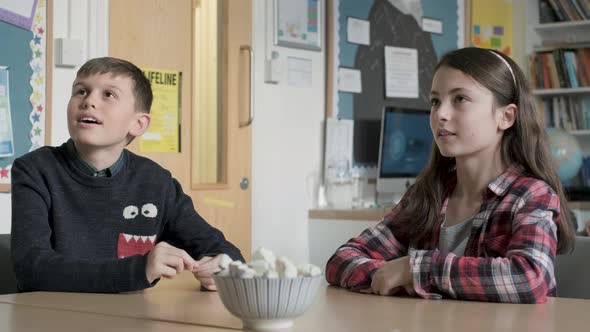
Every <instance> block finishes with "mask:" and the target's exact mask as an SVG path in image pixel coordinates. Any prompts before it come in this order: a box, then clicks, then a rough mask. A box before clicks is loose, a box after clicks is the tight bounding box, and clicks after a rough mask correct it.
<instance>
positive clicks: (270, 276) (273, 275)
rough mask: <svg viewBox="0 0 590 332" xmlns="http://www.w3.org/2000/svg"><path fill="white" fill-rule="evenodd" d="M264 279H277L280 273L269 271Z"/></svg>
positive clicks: (265, 273) (264, 275)
mask: <svg viewBox="0 0 590 332" xmlns="http://www.w3.org/2000/svg"><path fill="white" fill-rule="evenodd" d="M262 277H263V278H267V279H277V278H278V277H279V273H278V272H277V271H275V270H268V271H265V272H264V274H263V275H262Z"/></svg>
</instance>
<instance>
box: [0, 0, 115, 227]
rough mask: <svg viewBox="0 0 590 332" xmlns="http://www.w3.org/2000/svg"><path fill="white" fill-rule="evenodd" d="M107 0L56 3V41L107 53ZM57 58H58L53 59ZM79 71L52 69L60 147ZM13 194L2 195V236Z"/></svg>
mask: <svg viewBox="0 0 590 332" xmlns="http://www.w3.org/2000/svg"><path fill="white" fill-rule="evenodd" d="M107 15H108V1H104V0H54V1H53V38H73V39H81V40H82V41H83V43H84V59H89V58H93V57H97V56H104V55H107V53H108V33H107V32H108V17H107ZM54 59H55V57H54ZM77 69H78V68H77V67H76V68H58V67H55V66H53V68H52V80H51V84H52V97H51V99H52V104H51V129H50V130H51V142H49V145H59V144H61V143H63V142H65V141H66V140H67V139H68V138H69V134H68V128H67V125H66V106H67V103H68V100H69V98H70V93H71V91H70V90H71V86H72V82H73V81H74V78H75V76H76V70H77ZM10 210H11V203H10V194H6V193H2V194H0V234H7V233H10V218H11V212H10Z"/></svg>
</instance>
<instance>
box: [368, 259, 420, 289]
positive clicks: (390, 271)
mask: <svg viewBox="0 0 590 332" xmlns="http://www.w3.org/2000/svg"><path fill="white" fill-rule="evenodd" d="M402 288H404V289H405V290H406V292H408V293H410V292H412V294H413V287H412V275H411V273H410V257H408V256H404V257H401V258H398V259H394V260H392V261H389V262H387V263H385V264H383V265H381V267H380V268H379V269H378V270H377V272H375V274H373V280H372V281H371V290H372V291H373V293H374V294H379V295H393V294H395V293H396V292H398V291H399V290H401V289H402ZM412 294H410V295H412Z"/></svg>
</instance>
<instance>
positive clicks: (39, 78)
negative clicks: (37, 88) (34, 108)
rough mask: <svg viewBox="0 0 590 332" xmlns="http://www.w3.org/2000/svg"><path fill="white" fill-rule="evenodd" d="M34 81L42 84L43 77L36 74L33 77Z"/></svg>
mask: <svg viewBox="0 0 590 332" xmlns="http://www.w3.org/2000/svg"><path fill="white" fill-rule="evenodd" d="M35 83H37V85H41V84H43V77H42V76H40V75H39V76H37V78H36V79H35Z"/></svg>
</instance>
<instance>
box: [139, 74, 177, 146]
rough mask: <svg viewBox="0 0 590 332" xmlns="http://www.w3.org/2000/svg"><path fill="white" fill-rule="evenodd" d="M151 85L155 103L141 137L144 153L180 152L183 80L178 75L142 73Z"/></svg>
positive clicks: (140, 142) (140, 144)
mask: <svg viewBox="0 0 590 332" xmlns="http://www.w3.org/2000/svg"><path fill="white" fill-rule="evenodd" d="M143 73H144V74H145V76H146V77H147V78H148V80H149V81H150V83H151V84H152V91H153V94H154V100H153V102H152V108H151V111H150V115H151V118H152V121H151V124H150V127H149V128H148V130H147V132H146V133H145V134H143V136H141V138H140V141H139V150H140V151H142V152H179V145H180V144H179V137H180V135H179V132H180V127H179V123H180V122H179V113H180V80H181V75H180V72H179V71H173V70H160V69H143Z"/></svg>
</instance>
